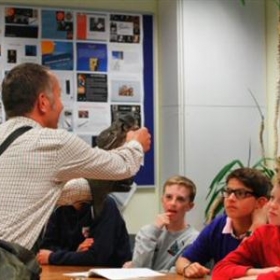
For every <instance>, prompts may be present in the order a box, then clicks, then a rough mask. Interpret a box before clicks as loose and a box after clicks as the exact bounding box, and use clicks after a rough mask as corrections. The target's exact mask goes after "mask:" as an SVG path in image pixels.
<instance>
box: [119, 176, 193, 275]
mask: <svg viewBox="0 0 280 280" xmlns="http://www.w3.org/2000/svg"><path fill="white" fill-rule="evenodd" d="M195 195H196V186H195V184H194V183H193V182H192V181H191V180H190V179H188V178H186V177H183V176H173V177H171V178H169V179H168V180H167V181H166V182H165V184H164V187H163V195H162V206H163V209H164V213H162V214H159V215H158V216H157V217H156V220H155V222H154V223H153V224H151V225H146V226H144V227H142V228H141V229H140V231H139V232H138V233H137V235H136V238H135V247H134V252H133V258H132V261H131V262H128V263H126V264H124V267H148V268H152V269H154V270H161V271H162V270H170V269H171V268H172V267H173V266H174V265H175V262H176V259H177V258H178V256H179V255H180V254H181V253H182V250H183V249H184V248H185V247H186V246H188V245H189V244H191V243H192V242H193V241H194V240H195V238H196V237H197V236H198V231H197V230H195V229H194V228H193V227H192V226H190V225H189V224H188V223H187V221H186V219H185V214H186V213H187V212H188V211H190V210H191V209H192V208H193V206H194V203H193V201H194V198H195Z"/></svg>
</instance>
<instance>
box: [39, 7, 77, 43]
mask: <svg viewBox="0 0 280 280" xmlns="http://www.w3.org/2000/svg"><path fill="white" fill-rule="evenodd" d="M42 38H45V39H67V40H72V39H73V12H71V11H64V10H42Z"/></svg>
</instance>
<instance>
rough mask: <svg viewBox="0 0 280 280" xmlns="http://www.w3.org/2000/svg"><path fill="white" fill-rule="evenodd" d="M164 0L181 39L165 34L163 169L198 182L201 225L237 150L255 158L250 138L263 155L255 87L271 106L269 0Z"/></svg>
mask: <svg viewBox="0 0 280 280" xmlns="http://www.w3.org/2000/svg"><path fill="white" fill-rule="evenodd" d="M170 5H172V7H173V9H172V8H171V7H170ZM160 6H161V8H160V10H159V11H160V13H159V18H161V19H164V21H165V26H169V25H171V26H174V25H176V24H177V26H178V27H177V32H178V33H177V35H176V36H177V39H176V36H175V35H174V34H172V35H171V36H169V35H168V36H167V35H166V34H165V35H166V36H165V35H163V36H161V38H160V40H159V42H160V45H161V46H162V48H163V50H162V56H161V58H160V60H161V63H162V66H161V68H162V69H164V74H163V75H162V76H163V77H165V79H164V81H163V84H166V85H168V86H166V87H164V86H163V88H162V94H163V99H162V114H163V118H164V120H165V119H166V118H168V117H170V118H169V120H168V121H167V122H166V125H162V134H163V135H164V142H163V143H162V152H163V153H162V159H163V160H161V162H162V170H163V172H164V175H166V176H168V175H169V173H170V172H172V173H173V172H174V170H175V171H176V169H177V170H178V171H179V172H181V173H183V174H185V175H186V176H189V177H190V178H192V179H193V180H194V181H195V182H196V184H197V186H198V194H197V198H196V207H195V209H194V210H193V211H192V212H191V214H190V215H189V221H190V222H191V223H192V224H193V225H195V226H196V227H197V228H201V227H202V226H203V219H204V210H205V205H206V201H205V197H206V193H207V191H208V187H209V185H210V183H211V180H212V179H213V178H214V176H215V175H216V174H217V173H218V171H219V170H220V169H221V168H222V167H223V166H224V165H226V164H227V163H229V162H230V161H232V160H233V159H236V158H237V159H240V160H241V161H242V162H243V163H244V165H247V159H248V154H249V143H251V149H252V160H251V163H252V164H253V163H255V162H256V161H257V160H258V159H259V158H260V157H261V153H260V145H259V141H258V139H259V138H258V137H259V127H260V120H261V119H260V115H259V112H258V110H257V108H256V106H255V103H254V101H253V99H252V98H251V96H250V94H249V92H248V89H250V90H251V91H252V92H253V93H254V95H255V97H256V99H257V100H258V102H259V104H260V105H261V108H262V111H263V113H265V111H266V100H265V97H266V91H265V90H266V64H265V63H266V56H265V55H266V46H265V9H264V8H265V7H264V1H262V0H259V1H256V0H247V1H246V6H242V5H241V2H240V1H232V0H211V1H208V0H199V1H197V0H182V1H176V2H174V1H160ZM175 10H177V17H176V15H175V16H174V11H175ZM173 33H174V32H173ZM176 43H178V44H180V43H182V49H180V47H179V46H178V45H176ZM176 51H177V55H178V56H177V57H176V55H175V53H176ZM167 54H170V56H171V57H172V60H175V61H177V66H178V68H177V69H176V70H174V69H173V67H175V66H174V65H175V64H176V63H175V61H172V63H171V67H170V64H169V60H167V61H166V63H165V61H164V58H165V57H166V56H167ZM169 67H170V68H169ZM177 84H178V86H176V85H177ZM182 134H183V135H182ZM178 136H179V139H178ZM170 147H172V149H171V148H170ZM168 149H169V155H166V154H165V153H164V152H165V151H167V150H168ZM172 154H173V155H174V156H173V158H172ZM175 162H176V163H177V164H174V163H175ZM178 164H179V166H178Z"/></svg>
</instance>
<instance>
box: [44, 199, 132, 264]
mask: <svg viewBox="0 0 280 280" xmlns="http://www.w3.org/2000/svg"><path fill="white" fill-rule="evenodd" d="M85 227H87V228H89V236H88V237H90V238H94V244H93V245H92V246H91V247H90V248H89V250H87V251H84V252H77V251H76V250H77V248H78V246H79V245H80V244H81V243H82V242H83V241H84V240H85V237H84V235H83V233H82V231H83V228H85ZM41 249H48V250H51V251H53V253H52V254H51V255H50V259H49V263H50V264H53V265H85V266H108V267H121V266H122V265H123V263H124V262H126V261H128V260H131V257H132V256H131V249H130V243H129V235H128V232H127V229H126V225H125V222H124V220H123V218H122V216H121V214H120V212H119V210H118V208H117V206H116V203H115V201H114V200H113V199H112V198H110V197H108V198H107V200H106V204H105V207H104V209H103V211H102V213H101V215H100V217H98V218H96V219H92V214H91V205H90V204H85V205H84V206H83V208H82V209H81V210H79V211H77V210H76V209H75V208H74V207H73V206H61V207H59V208H57V210H56V211H55V212H54V213H53V214H52V216H51V218H50V220H49V222H48V225H47V228H46V232H45V235H44V238H43V241H42V244H41Z"/></svg>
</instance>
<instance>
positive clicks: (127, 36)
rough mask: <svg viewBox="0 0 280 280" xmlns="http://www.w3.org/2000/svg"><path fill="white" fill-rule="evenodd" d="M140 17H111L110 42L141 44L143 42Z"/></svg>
mask: <svg viewBox="0 0 280 280" xmlns="http://www.w3.org/2000/svg"><path fill="white" fill-rule="evenodd" d="M140 28H141V21H140V16H139V15H137V16H134V15H127V14H126V15H119V14H111V15H110V42H116V43H134V44H135V43H140V41H141V36H140V35H141V32H140Z"/></svg>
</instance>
